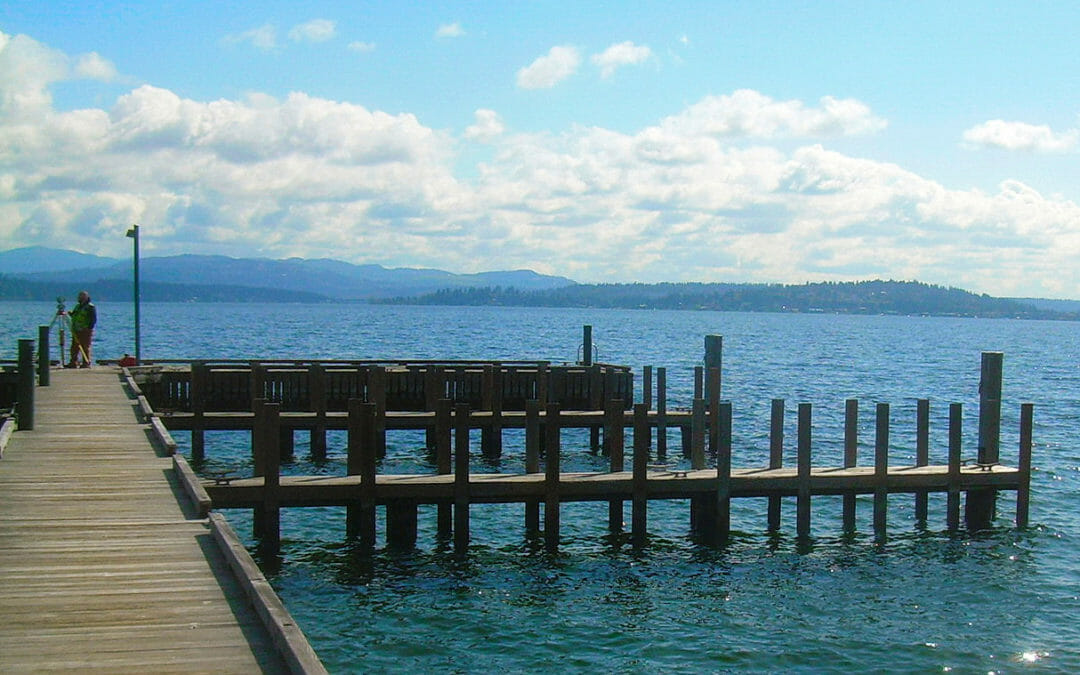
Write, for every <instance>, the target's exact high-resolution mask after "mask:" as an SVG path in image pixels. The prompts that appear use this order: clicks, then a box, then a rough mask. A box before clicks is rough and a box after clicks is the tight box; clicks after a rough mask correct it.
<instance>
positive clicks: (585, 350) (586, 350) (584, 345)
mask: <svg viewBox="0 0 1080 675" xmlns="http://www.w3.org/2000/svg"><path fill="white" fill-rule="evenodd" d="M592 363H593V341H592V326H582V329H581V365H583V366H591V365H592Z"/></svg>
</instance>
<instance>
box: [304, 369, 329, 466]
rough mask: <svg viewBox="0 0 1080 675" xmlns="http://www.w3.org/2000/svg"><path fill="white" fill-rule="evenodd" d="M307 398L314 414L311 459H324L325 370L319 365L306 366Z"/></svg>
mask: <svg viewBox="0 0 1080 675" xmlns="http://www.w3.org/2000/svg"><path fill="white" fill-rule="evenodd" d="M307 378H308V397H309V398H310V401H311V410H312V412H314V413H315V425H314V426H312V428H311V435H310V439H311V443H310V444H311V458H312V459H315V460H324V459H326V368H325V367H323V365H322V364H321V363H312V364H311V365H309V366H308V372H307Z"/></svg>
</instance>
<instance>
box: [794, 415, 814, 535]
mask: <svg viewBox="0 0 1080 675" xmlns="http://www.w3.org/2000/svg"><path fill="white" fill-rule="evenodd" d="M811 413H812V408H811V405H810V404H809V403H800V404H799V426H798V436H799V442H798V447H797V459H796V461H797V463H798V466H797V472H798V473H797V475H798V480H797V486H798V488H797V489H798V496H797V501H796V516H795V533H796V536H798V537H799V538H800V539H805V538H806V537H809V536H810V448H811V435H812V428H811Z"/></svg>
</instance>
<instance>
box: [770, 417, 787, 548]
mask: <svg viewBox="0 0 1080 675" xmlns="http://www.w3.org/2000/svg"><path fill="white" fill-rule="evenodd" d="M783 465H784V399H782V398H774V399H773V400H772V411H771V414H770V419H769V468H770V469H779V468H781V467H782V466H783ZM780 499H781V498H780V496H779V495H774V496H772V497H769V524H768V527H769V531H770V532H775V531H777V530H779V529H780Z"/></svg>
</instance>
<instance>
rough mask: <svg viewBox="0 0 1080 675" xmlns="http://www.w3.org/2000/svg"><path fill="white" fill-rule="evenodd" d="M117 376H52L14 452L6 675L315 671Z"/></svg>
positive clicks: (3, 604) (5, 561) (1, 620)
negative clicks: (299, 658)
mask: <svg viewBox="0 0 1080 675" xmlns="http://www.w3.org/2000/svg"><path fill="white" fill-rule="evenodd" d="M118 372H119V371H118V370H116V369H109V368H96V369H93V370H78V371H75V370H60V371H53V372H52V373H51V375H52V377H51V386H47V387H38V388H37V389H36V405H35V416H34V418H35V421H34V423H33V427H34V428H33V430H23V431H17V432H15V433H14V434H12V435H11V437H10V439H9V440H8V442H7V447H6V449H4V450H3V459H0V671H3V672H31V671H32V672H42V671H69V672H108V673H123V672H138V673H146V672H155V673H164V672H185V673H190V672H213V673H254V672H267V673H278V672H290V670H292V671H297V670H305V667H304V666H303V664H302V662H301V665H300V666H299V667H298V666H297V663H296V662H295V661H294V660H293V659H295V655H294V656H293V657H292V658H290V657H288V655H287V654H285V655H283V653H282V651H281V650H280V644H279V643H280V635H278V636H277V637H278V642H275V634H274V632H273V629H272V628H271V627H268V626H267V624H266V623H264V621H263V620H262V619H261V618H260V611H258V610H257V608H256V606H253V604H252V602H251V601H250V593H251V587H252V585H253V584H254V585H255V586H262V587H263V592H264V593H265V592H267V590H266V589H268V586H267V585H266V582H265V579H262V578H261V575H259V574H258V572H257V569H255V571H254V573H253V575H250V576H248V578H247V579H246V580H245V579H243V578H241V576H243V575H240V576H238V575H237V574H236V573H235V572H234V571H233V570H234V569H235V568H234V567H231V565H235V564H236V563H235V562H233V561H230V559H229V558H228V557H227V556H226V555H225V554H224V553H223V550H227V549H228V547H227V546H225V547H223V546H220V545H219V544H218V540H217V539H216V537H215V534H214V532H212V530H213V529H214V526H215V524H214V523H213V522H211V520H212V518H205V517H199V514H198V513H197V511H196V509H195V507H194V506H193V505H192V504H191V502H189V501H188V499H187V497H186V495H185V494H184V492H183V490H182V488H181V484H180V481H179V479H178V476H177V471H176V469H175V468H174V461H173V459H172V458H171V457H169V456H168V454H167V452H165V450H164V449H162V448H160V447H157V448H156V447H155V444H154V443H153V442H152V440H151V439H152V432H151V425H150V424H146V423H142V422H140V420H139V417H138V415H137V404H136V401H135V400H134V399H133V398H131V397H129V395H128V394H127V393H126V391H125V389H124V387H123V385H122V383H121V381H120V379H119V377H118ZM219 525H220V524H219ZM225 527H226V528H227V526H225ZM252 567H253V566H252ZM253 577H258V578H253ZM274 597H275V599H276V596H274ZM276 613H277V615H278V617H279V618H280V617H281V616H282V615H284V618H285V623H286V624H288V623H291V620H289V619H288V615H287V613H286V612H284V610H283V608H280V607H278V608H276ZM286 628H287V630H291V631H292V632H293V634H294V635H293V636H292V637H293V638H295V634H296V633H298V632H299V631H298V629H296V628H295V626H291V627H289V626H287V627H286ZM301 638H302V635H301ZM303 645H304V646H306V641H304V642H303ZM308 649H310V647H308ZM306 656H307V658H308V661H307V663H308V665H309V666H310V668H309V670H313V671H319V670H321V664H318V660H317V658H313V657H314V652H311V653H310V654H307V655H306ZM312 659H313V660H312Z"/></svg>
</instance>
